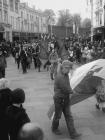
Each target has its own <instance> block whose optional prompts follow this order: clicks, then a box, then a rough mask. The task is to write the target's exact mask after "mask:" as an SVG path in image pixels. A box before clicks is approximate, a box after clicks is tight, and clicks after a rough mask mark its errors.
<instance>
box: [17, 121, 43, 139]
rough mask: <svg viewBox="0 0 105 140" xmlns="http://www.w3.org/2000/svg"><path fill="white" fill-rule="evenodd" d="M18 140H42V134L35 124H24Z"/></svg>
mask: <svg viewBox="0 0 105 140" xmlns="http://www.w3.org/2000/svg"><path fill="white" fill-rule="evenodd" d="M18 140H44V132H43V130H42V128H41V127H40V126H39V125H38V124H36V123H26V124H25V125H23V126H22V128H21V129H20V131H19V135H18Z"/></svg>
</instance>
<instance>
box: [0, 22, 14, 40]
mask: <svg viewBox="0 0 105 140" xmlns="http://www.w3.org/2000/svg"><path fill="white" fill-rule="evenodd" d="M3 40H6V41H12V31H11V25H10V24H5V23H0V41H3Z"/></svg>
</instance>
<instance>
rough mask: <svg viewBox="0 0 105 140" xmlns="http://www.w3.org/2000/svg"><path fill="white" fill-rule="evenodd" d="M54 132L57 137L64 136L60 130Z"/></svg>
mask: <svg viewBox="0 0 105 140" xmlns="http://www.w3.org/2000/svg"><path fill="white" fill-rule="evenodd" d="M52 132H53V133H54V134H55V135H62V133H61V131H60V130H59V129H57V130H52Z"/></svg>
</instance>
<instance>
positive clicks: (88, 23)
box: [81, 18, 91, 28]
mask: <svg viewBox="0 0 105 140" xmlns="http://www.w3.org/2000/svg"><path fill="white" fill-rule="evenodd" d="M81 26H82V27H83V28H91V19H89V18H85V19H84V20H83V22H82V24H81Z"/></svg>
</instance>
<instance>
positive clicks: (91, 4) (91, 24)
mask: <svg viewBox="0 0 105 140" xmlns="http://www.w3.org/2000/svg"><path fill="white" fill-rule="evenodd" d="M91 42H93V0H91Z"/></svg>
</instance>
